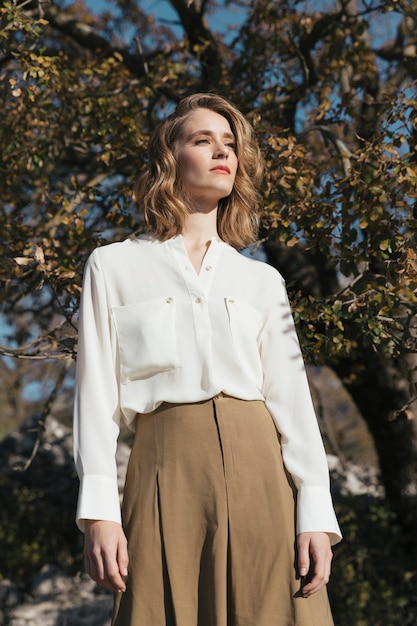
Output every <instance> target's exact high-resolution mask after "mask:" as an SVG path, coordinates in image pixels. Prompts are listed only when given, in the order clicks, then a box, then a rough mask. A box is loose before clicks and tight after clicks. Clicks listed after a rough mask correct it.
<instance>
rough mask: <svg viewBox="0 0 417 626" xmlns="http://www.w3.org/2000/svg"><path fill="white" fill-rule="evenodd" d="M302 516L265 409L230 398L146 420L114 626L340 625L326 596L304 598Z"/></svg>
mask: <svg viewBox="0 0 417 626" xmlns="http://www.w3.org/2000/svg"><path fill="white" fill-rule="evenodd" d="M294 511H295V493H294V489H293V486H292V484H291V480H290V479H289V477H288V475H287V473H286V471H285V469H284V466H283V462H282V455H281V446H280V442H279V437H278V434H277V432H276V429H275V426H274V423H273V421H272V418H271V416H270V415H269V413H268V411H267V409H266V407H265V405H264V403H263V402H245V401H242V400H236V399H234V398H229V397H227V396H223V395H222V394H221V395H220V396H218V397H216V398H215V399H213V400H210V401H207V402H202V403H196V404H187V405H172V404H163V405H162V406H161V407H159V409H157V410H156V411H154V412H153V413H150V414H145V415H139V416H138V418H137V424H136V436H135V442H134V445H133V448H132V453H131V457H130V461H129V466H128V471H127V477H126V485H125V494H124V501H123V524H124V528H125V532H126V535H127V538H128V549H129V559H130V561H129V575H128V578H127V582H126V584H127V591H126V592H125V593H124V594H117V595H116V598H115V604H114V616H113V626H174V625H175V626H331V625H332V624H333V621H332V617H331V612H330V608H329V604H328V600H327V594H326V590H323V591H322V592H319V593H318V594H315V595H313V596H311V597H310V598H307V599H306V598H302V597H301V595H300V593H299V592H300V582H299V580H297V577H296V570H295V535H294V526H295V522H294Z"/></svg>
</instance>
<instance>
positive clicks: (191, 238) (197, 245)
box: [182, 210, 218, 274]
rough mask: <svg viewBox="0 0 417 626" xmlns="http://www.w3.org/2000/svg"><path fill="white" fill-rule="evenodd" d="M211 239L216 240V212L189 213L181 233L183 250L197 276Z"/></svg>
mask: <svg viewBox="0 0 417 626" xmlns="http://www.w3.org/2000/svg"><path fill="white" fill-rule="evenodd" d="M213 237H216V238H218V233H217V210H215V211H213V212H210V213H190V214H189V215H188V217H187V222H186V224H185V228H184V230H183V232H182V238H183V240H184V245H185V249H186V250H187V254H188V257H189V259H190V261H191V263H192V264H193V266H194V268H195V270H196V272H197V274H198V273H199V272H200V268H201V265H202V263H203V259H204V256H205V254H206V252H207V250H208V248H209V245H210V242H211V240H212V239H213Z"/></svg>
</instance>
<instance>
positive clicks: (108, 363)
mask: <svg viewBox="0 0 417 626" xmlns="http://www.w3.org/2000/svg"><path fill="white" fill-rule="evenodd" d="M76 382H77V384H76V395H75V410H74V455H75V462H76V467H77V471H78V475H79V478H80V492H79V499H78V510H77V521H78V523H79V525H80V528H82V527H83V523H82V520H84V519H101V520H111V521H116V522H119V523H120V505H119V496H118V488H117V472H116V461H115V451H116V442H117V437H118V434H119V424H120V419H121V416H122V417H123V419H124V420H125V422H126V423H127V424H128V425H130V426H131V427H132V428H134V418H135V416H136V414H137V413H146V412H149V411H152V410H154V409H155V408H156V407H158V406H159V405H160V404H161V403H162V402H164V401H165V402H173V403H184V402H199V401H201V400H208V399H210V398H212V397H214V396H216V395H217V394H219V393H220V392H224V393H225V394H228V395H230V396H234V397H236V398H240V399H243V400H265V403H266V406H267V408H268V410H269V411H270V413H271V415H272V417H273V419H274V420H275V423H276V426H277V429H278V431H279V432H280V433H281V444H282V453H283V459H284V463H285V466H286V468H287V470H288V472H289V473H290V474H291V476H292V478H293V481H294V483H295V486H296V488H297V494H298V495H297V532H299V533H300V532H305V531H322V532H327V533H329V535H330V539H331V541H332V543H336V542H337V541H339V540H340V537H341V533H340V530H339V526H338V523H337V520H336V516H335V513H334V510H333V505H332V499H331V495H330V490H329V472H328V466H327V461H326V456H325V452H324V448H323V443H322V439H321V436H320V432H319V428H318V425H317V420H316V416H315V413H314V408H313V404H312V400H311V395H310V391H309V386H308V382H307V377H306V373H305V368H304V363H303V359H302V355H301V352H300V347H299V343H298V339H297V335H296V331H295V327H294V323H293V319H292V315H291V311H290V308H289V303H288V298H287V293H286V289H285V285H284V281H283V279H282V277H281V276H280V274H279V273H278V272H277V271H276V270H275V269H274V268H272V267H271V266H269V265H267V264H266V263H262V262H260V261H256V260H254V259H250V258H247V257H245V256H243V255H242V254H239V253H238V252H237V251H236V250H235V249H234V248H232V247H230V246H229V245H227V244H225V243H223V242H220V241H218V240H217V239H213V240H212V241H211V243H210V246H209V248H208V251H207V253H206V255H205V257H204V260H203V265H202V267H201V270H200V272H199V274H197V272H196V271H195V269H194V267H193V265H192V264H191V262H190V260H189V257H188V255H187V252H186V249H185V246H184V242H183V239H182V237H181V236H179V237H175V238H173V239H170V240H168V241H165V242H160V241H157V240H155V239H152V238H151V237H149V236H141V237H138V238H137V239H128V240H126V241H124V242H121V243H114V244H110V245H107V246H102V247H100V248H97V249H96V250H95V251H94V252H93V253H92V254H91V256H90V258H89V260H88V262H87V265H86V268H85V275H84V283H83V291H82V300H81V312H80V322H79V340H78V358H77V373H76Z"/></svg>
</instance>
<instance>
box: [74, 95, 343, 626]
mask: <svg viewBox="0 0 417 626" xmlns="http://www.w3.org/2000/svg"><path fill="white" fill-rule="evenodd" d="M261 175H262V168H261V158H260V152H259V148H258V145H257V143H256V140H255V137H254V132H253V129H252V127H251V126H250V125H249V123H248V122H247V121H246V120H245V119H244V117H243V116H242V115H241V113H240V112H239V111H238V110H237V109H236V108H235V107H234V106H233V105H231V104H230V103H229V102H227V101H226V100H224V99H223V98H221V97H219V96H215V95H211V94H196V95H193V96H191V97H188V98H185V99H184V100H183V101H181V102H180V103H179V105H178V106H177V108H176V110H175V112H174V113H173V114H172V115H171V116H169V117H168V118H167V119H166V120H165V121H164V122H163V123H162V124H161V126H160V127H159V128H158V129H157V130H156V132H155V133H154V136H153V138H152V139H151V141H150V145H149V169H148V171H147V172H146V173H145V174H144V175H143V176H142V177H141V179H140V180H139V183H138V185H137V190H136V197H137V201H138V203H139V205H140V206H141V207H142V208H143V210H144V216H145V223H146V225H147V227H148V234H147V235H146V236H141V237H138V238H136V239H128V240H127V241H125V242H123V243H115V244H111V245H108V246H103V247H101V248H99V249H97V250H95V251H94V252H93V254H92V255H91V257H90V259H89V260H88V263H87V266H86V270H85V277H84V287H83V296H82V306H81V316H80V335H79V354H78V362H77V392H76V403H75V422H74V423H75V427H74V439H75V459H76V465H77V470H78V473H79V476H80V495H79V504H78V512H77V520H78V524H79V526H80V528H81V529H82V530H83V531H84V532H85V562H86V569H87V572H88V573H89V575H90V576H91V577H92V578H93V579H94V580H95V581H97V582H98V583H100V584H101V585H103V586H104V587H107V588H109V589H112V590H114V591H116V592H119V593H117V594H116V595H115V606H114V615H113V624H114V626H128V625H132V626H133V625H134V626H159V625H161V626H162V625H166V624H169V625H171V624H172V625H174V624H176V625H177V626H197V625H198V626H226V625H227V626H249V625H250V626H273V625H282V626H290V625H297V626H304V625H307V624H308V625H313V624H314V625H316V626H326V625H329V624H332V623H333V622H332V617H331V613H330V609H329V605H328V601H327V595H326V588H325V585H326V583H327V581H328V578H329V574H330V562H331V549H330V545H331V544H332V543H336V542H337V541H339V540H340V531H339V527H338V524H337V521H336V518H335V514H334V511H333V506H332V502H331V496H330V493H329V478H328V469H327V464H326V457H325V453H324V449H323V445H322V441H321V437H320V434H319V430H318V426H317V420H316V418H315V415H314V410H313V406H312V402H311V397H310V393H309V388H308V383H307V379H306V375H305V369H304V365H303V361H302V357H301V353H300V349H299V345H298V341H297V336H296V333H295V329H294V325H293V321H292V317H291V312H290V309H289V305H288V300H287V296H286V291H285V286H284V284H283V280H282V278H281V277H280V275H279V274H278V273H277V272H276V271H275V270H274V269H273V268H272V267H270V266H268V265H267V264H264V263H261V262H259V261H256V260H253V259H248V258H247V257H245V256H242V255H241V254H239V253H238V252H237V250H236V248H241V247H244V246H246V245H247V244H249V243H251V242H253V241H254V240H255V238H256V228H257V213H256V210H255V207H256V203H257V189H258V187H259V184H260V181H261ZM121 417H123V419H124V420H125V421H126V422H127V424H128V425H130V426H131V427H132V429H135V430H136V435H135V441H134V445H133V448H132V453H131V457H130V461H129V467H128V472H127V477H126V484H125V490H124V501H123V512H122V519H123V525H122V524H121V517H120V512H119V500H118V491H117V479H116V465H115V449H116V440H117V436H118V432H119V423H120V419H121Z"/></svg>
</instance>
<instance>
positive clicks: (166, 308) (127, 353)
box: [111, 298, 180, 384]
mask: <svg viewBox="0 0 417 626" xmlns="http://www.w3.org/2000/svg"><path fill="white" fill-rule="evenodd" d="M111 313H112V316H113V320H114V325H115V328H116V333H117V340H118V346H119V356H120V373H121V381H122V383H123V384H126V383H129V382H132V381H134V380H140V379H142V378H148V377H149V376H152V375H154V374H158V373H160V372H166V371H168V370H172V369H175V368H177V367H179V365H180V358H179V349H178V340H177V335H176V331H175V301H174V299H173V298H156V299H154V300H147V301H145V302H137V303H135V304H130V305H128V306H119V307H113V308H112V310H111Z"/></svg>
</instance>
